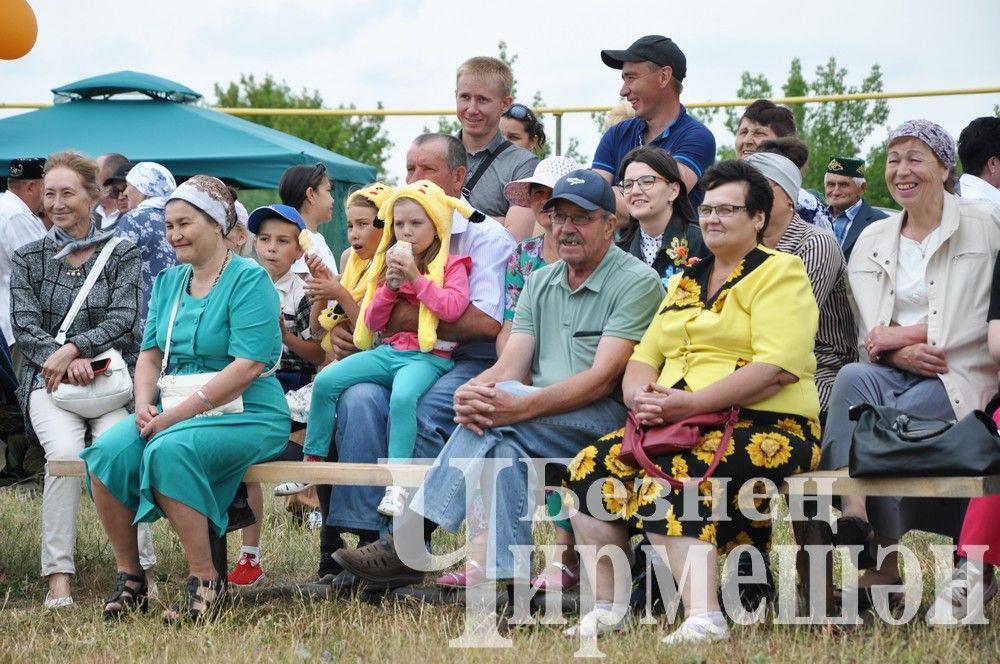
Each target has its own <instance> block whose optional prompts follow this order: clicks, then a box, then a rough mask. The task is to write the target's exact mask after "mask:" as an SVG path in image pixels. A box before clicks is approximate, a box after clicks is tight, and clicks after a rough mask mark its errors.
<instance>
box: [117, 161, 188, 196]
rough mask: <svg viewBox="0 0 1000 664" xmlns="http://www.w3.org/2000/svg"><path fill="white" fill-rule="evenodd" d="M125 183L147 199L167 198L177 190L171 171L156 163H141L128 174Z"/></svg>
mask: <svg viewBox="0 0 1000 664" xmlns="http://www.w3.org/2000/svg"><path fill="white" fill-rule="evenodd" d="M125 181H126V182H128V183H129V184H130V185H132V186H133V187H135V188H136V189H138V190H139V191H140V192H142V194H143V195H144V196H146V197H147V198H162V197H166V196H169V195H170V194H172V193H173V192H174V189H176V188H177V182H175V181H174V176H173V175H171V174H170V171H168V170H167V169H166V168H165V167H163V166H161V165H160V164H157V163H156V162H155V161H140V162H139V163H138V164H136V165H135V166H133V167H132V170H130V171H129V172H128V175H126V176H125Z"/></svg>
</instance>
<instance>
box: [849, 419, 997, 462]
mask: <svg viewBox="0 0 1000 664" xmlns="http://www.w3.org/2000/svg"><path fill="white" fill-rule="evenodd" d="M850 417H851V420H852V421H853V422H857V426H855V428H854V436H853V437H852V439H851V454H850V462H849V466H848V474H849V475H850V476H851V477H878V476H885V475H895V476H906V475H912V476H925V477H943V476H954V477H974V476H979V475H995V474H998V473H1000V435H998V434H997V425H996V424H995V423H994V422H993V420H992V419H990V417H989V416H988V415H987V414H986V413H984V412H983V411H981V410H977V411H974V412H972V413H970V414H968V415H966V416H965V417H963V418H962V419H960V420H958V421H957V422H956V421H954V420H938V419H933V418H929V417H921V416H920V415H914V414H912V413H906V412H903V411H901V410H896V409H895V408H889V407H887V406H873V405H871V404H860V405H857V406H854V407H853V408H851V411H850Z"/></svg>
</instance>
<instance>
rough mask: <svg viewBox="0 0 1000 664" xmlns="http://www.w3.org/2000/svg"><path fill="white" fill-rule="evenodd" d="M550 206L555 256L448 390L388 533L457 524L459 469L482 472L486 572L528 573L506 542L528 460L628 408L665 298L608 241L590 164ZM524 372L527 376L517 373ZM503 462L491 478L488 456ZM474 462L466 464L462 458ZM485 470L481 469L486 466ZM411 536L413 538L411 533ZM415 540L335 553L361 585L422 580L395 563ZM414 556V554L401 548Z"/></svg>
mask: <svg viewBox="0 0 1000 664" xmlns="http://www.w3.org/2000/svg"><path fill="white" fill-rule="evenodd" d="M545 209H547V210H551V215H552V225H553V228H554V234H555V239H556V242H557V244H558V247H559V257H560V260H558V261H556V262H555V263H552V264H550V265H547V266H545V267H543V268H541V269H539V270H538V271H537V272H533V273H532V275H531V278H530V279H529V280H528V281H527V283H526V285H525V289H524V291H523V292H522V294H521V296H520V298H519V299H518V303H517V311H516V314H515V317H514V325H513V330H512V332H511V335H510V338H509V339H508V341H507V344H506V346H504V349H503V352H502V353H501V355H500V357H499V359H498V360H497V362H496V364H495V365H493V366H492V367H491V368H489V369H487V370H486V371H484V372H483V373H481V374H479V375H478V376H476V377H475V378H473V379H472V380H470V381H469V382H467V383H466V384H465V385H463V386H462V387H460V388H459V389H458V390H457V391H456V392H455V413H456V418H455V419H456V421H457V422H458V423H459V424H460V425H461V426H460V427H459V428H458V429H456V430H455V432H454V433H453V434H452V435H451V438H450V439H449V440H448V443H447V444H446V445H445V447H444V449H443V450H442V451H441V454H440V455H439V456H438V458H437V460H436V461H435V464H434V467H433V468H432V470H431V472H430V473H429V474H428V475H427V478H426V480H425V482H424V485H423V487H422V488H421V489H420V490H419V492H418V493H417V494H416V496H414V499H413V502H412V503H411V506H410V509H409V510H408V511H407V512H405V513H404V515H403V516H402V517H399V518H397V520H396V522H395V523H394V532H396V533H403V532H407V533H411V534H412V533H413V532H414V530H417V531H419V529H420V526H419V522H420V519H421V517H423V518H425V519H426V520H427V522H429V523H427V524H426V525H427V526H430V527H434V526H436V525H440V526H444V527H445V528H447V529H448V530H449V531H452V532H454V531H456V530H457V529H458V528H459V526H460V525H461V524H462V521H463V520H464V519H465V516H466V495H465V487H466V478H465V474H463V472H462V467H463V465H465V466H467V469H466V473H467V474H469V476H470V478H479V479H481V486H482V487H483V493H484V498H485V499H486V505H488V506H491V511H492V510H495V513H491V514H490V517H489V519H488V522H489V528H490V530H491V532H490V536H489V541H490V542H491V543H492V546H491V547H490V549H489V550H488V551H487V564H486V575H487V577H488V578H491V579H498V580H507V581H510V580H515V581H518V582H521V581H523V582H524V583H527V582H528V576H529V574H530V572H531V570H530V569H528V565H522V566H520V567H518V566H517V564H516V562H515V555H514V553H513V551H512V549H511V547H512V546H513V545H528V546H530V545H531V541H532V540H531V526H532V515H533V514H534V513H535V506H536V504H537V502H538V499H539V497H540V495H541V492H540V491H538V489H539V488H540V486H539V485H538V481H539V480H540V479H541V478H539V477H537V476H536V472H535V469H534V468H531V467H529V464H528V463H527V461H526V460H530V459H549V460H552V461H551V462H550V463H549V464H548V467H553V466H556V467H558V466H560V465H561V466H562V467H565V462H567V461H568V460H569V458H571V457H573V456H574V455H575V454H576V453H577V452H578V451H579V450H580V449H581V448H582V447H583V446H584V445H586V444H587V443H588V442H590V441H592V440H594V439H596V438H597V437H599V436H601V435H603V434H604V433H606V432H607V431H611V430H612V429H614V428H616V427H618V426H620V425H621V422H622V421H623V420H624V417H625V407H624V405H622V396H621V389H620V381H621V376H622V374H623V372H624V370H625V364H626V363H627V362H628V359H629V356H630V355H631V353H632V348H633V347H634V346H635V344H636V342H638V341H639V339H640V338H641V337H642V334H643V332H644V331H645V329H646V327H647V326H648V325H649V321H650V320H651V319H652V316H653V313H654V312H655V310H656V306H657V304H658V303H659V302H660V300H661V299H662V297H663V289H662V288H661V287H660V284H659V280H658V279H657V277H656V274H655V273H654V272H653V271H652V270H651V269H650V268H649V267H647V266H646V265H644V264H643V263H642V262H641V261H640V260H638V259H637V258H635V257H634V256H630V255H629V254H627V253H625V252H624V251H622V250H621V249H619V248H618V247H616V246H614V243H613V239H614V234H615V226H616V220H615V215H614V210H615V195H614V192H613V191H612V189H611V186H610V185H609V184H608V183H607V182H605V181H604V180H603V178H601V177H600V176H599V175H597V174H595V173H594V172H593V171H586V170H578V171H572V172H571V173H569V174H567V175H566V176H564V177H562V178H560V179H559V181H558V182H556V185H555V187H554V190H553V196H552V198H551V199H550V200H549V201H548V203H546V205H545ZM527 377H530V385H529V384H525V382H523V381H525V378H527ZM488 461H493V462H498V465H499V466H501V467H502V466H505V465H509V466H510V468H507V469H505V470H502V471H500V472H499V474H498V475H497V476H496V477H495V480H494V478H493V477H492V476H491V475H490V473H489V471H488V470H486V469H488V468H489V467H490V465H491V464H489V463H488ZM469 464H471V465H469ZM484 470H486V472H485V473H484V472H483V471H484ZM414 540H416V541H414ZM419 540H420V538H419V537H417V538H412V537H404V536H400V537H399V538H397V539H396V540H394V539H393V537H392V536H388V537H386V538H383V539H382V540H380V541H378V542H375V543H373V544H370V545H368V546H364V547H361V548H359V549H353V550H351V549H341V550H340V551H338V552H337V553H335V554H334V558H335V559H336V560H337V562H338V563H340V564H341V565H342V566H343V567H344V569H345V570H347V571H349V572H351V573H352V574H354V575H355V576H356V577H358V578H359V579H363V580H364V581H366V582H368V583H369V584H378V585H382V586H398V585H406V584H409V583H416V582H419V581H420V580H421V579H422V578H423V574H424V572H423V571H418V570H415V569H413V568H411V567H410V566H409V565H407V564H406V563H404V562H403V560H402V559H401V558H400V554H399V551H402V550H403V549H402V548H400V549H398V550H397V543H398V544H399V546H400V547H404V546H406V547H409V548H408V549H406V551H407V553H408V554H411V555H412V554H414V553H416V555H417V556H418V557H420V556H421V554H422V553H423V552H424V551H423V549H422V548H421V549H419V551H416V552H415V551H414V547H422V546H423V543H422V542H420V541H419ZM407 560H408V561H409V562H410V563H411V564H412V563H414V560H413V558H412V557H408V558H407Z"/></svg>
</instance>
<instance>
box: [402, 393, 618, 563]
mask: <svg viewBox="0 0 1000 664" xmlns="http://www.w3.org/2000/svg"><path fill="white" fill-rule="evenodd" d="M497 387H499V388H501V389H503V390H504V391H506V392H510V393H511V394H514V395H523V394H527V393H529V392H531V391H532V390H536V389H538V388H535V387H530V386H527V385H523V384H521V383H518V382H515V381H507V382H503V383H499V384H498V385H497ZM625 413H626V410H625V406H623V405H622V404H621V403H619V402H618V401H615V400H614V399H611V398H609V397H605V398H603V399H600V400H598V401H595V402H594V403H591V404H590V405H588V406H584V407H583V408H579V409H577V410H574V411H570V412H568V413H560V414H558V415H548V416H545V417H539V418H537V419H534V420H529V421H527V422H520V423H518V424H511V425H507V426H500V427H496V428H493V429H488V430H487V431H486V433H485V434H484V435H482V436H477V435H476V434H474V433H473V432H472V431H470V430H468V429H466V428H465V427H459V428H458V429H456V430H455V433H453V434H452V436H451V438H450V439H449V440H448V443H447V445H445V447H444V449H443V450H441V454H440V455H439V456H438V458H437V460H436V461H435V462H434V468H433V469H432V470H431V471H430V473H429V474H428V475H427V478H426V479H425V480H424V484H423V486H422V487H421V488H420V490H419V491H418V492H417V494H416V495H415V496H414V498H413V503H412V504H411V508H412V509H413V511H415V512H417V513H419V514H423V515H424V516H425V517H426V518H428V519H430V520H431V521H434V522H435V523H437V524H439V525H441V526H443V527H445V528H447V529H448V530H450V531H451V532H455V531H457V530H458V528H459V526H460V525H461V524H462V521H463V520H464V519H465V509H466V496H465V476H464V475H463V473H462V472H461V471H460V470H458V468H457V467H455V468H453V467H451V466H453V465H456V464H454V463H453V460H459V459H471V460H473V461H472V463H471V466H470V468H469V472H470V473H471V476H473V477H479V475H480V473H481V471H482V469H483V467H484V466H485V465H486V459H495V460H497V461H498V462H501V464H500V465H501V466H502V464H503V463H505V462H507V461H508V460H509V461H511V464H510V465H511V467H510V468H504V469H502V470H501V471H500V472H499V474H498V475H497V479H496V484H495V486H491V484H492V481H489V480H488V478H484V483H483V487H482V488H483V501H484V503H485V505H487V506H491V505H493V504H494V503H495V507H494V508H493V509H495V513H492V514H490V518H489V524H490V528H489V543H488V548H487V552H488V555H487V572H488V576H489V577H490V578H497V579H509V578H513V577H514V554H513V553H512V552H511V550H510V548H509V547H510V546H511V545H515V544H520V545H529V546H530V545H531V543H532V538H531V525H532V522H531V519H532V516H533V515H534V511H535V507H536V505H537V503H538V502H539V501H540V500H544V496H541V495H540V494H541V492H540V491H539V489H540V488H541V486H540V484H539V480H544V478H539V477H537V476H536V473H535V471H534V468H533V467H529V466H528V465H526V464H524V463H522V462H520V461H518V459H523V458H534V459H543V458H552V459H562V460H563V461H565V462H567V463H568V462H569V460H571V459H572V458H573V457H574V456H576V454H577V452H579V451H580V449H582V448H583V447H584V446H586V445H588V444H590V443H592V442H594V441H595V440H597V439H598V438H600V437H601V436H604V435H605V434H607V433H608V432H610V431H615V430H616V429H620V428H621V427H622V426H624V423H625ZM459 465H460V464H459ZM562 466H563V467H565V464H562ZM542 484H544V481H543V482H542ZM489 553H492V554H493V555H489ZM490 558H492V560H490Z"/></svg>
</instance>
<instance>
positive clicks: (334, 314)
mask: <svg viewBox="0 0 1000 664" xmlns="http://www.w3.org/2000/svg"><path fill="white" fill-rule="evenodd" d="M395 191H396V189H395V188H394V187H390V186H388V185H385V184H382V183H381V182H375V183H373V184H370V185H368V186H367V187H364V188H362V189H359V190H357V191H355V192H353V193H352V194H351V195H350V196H348V197H347V202H346V203H345V204H344V208H345V209H346V208H349V207H351V203H352V202H353V201H354V200H355V199H356V198H365V199H367V200H369V201H371V203H372V204H373V205H374V206H375V210H376V214H377V212H378V210H379V209H380V208H381V207H382V203H384V202H385V201H386V200H387V199H388V198H389V197H390V196H392V195H393V193H395ZM371 262H372V261H371V259H369V260H362V259H361V257H360V256H358V254H357V253H356V252H355V251H354V249H351V253H350V254H348V255H347V265H345V266H344V274H342V275H341V276H340V283H341V284H343V286H344V288H346V289H347V292H349V293H350V294H351V299H353V300H354V301H355V302H360V301H361V298H362V297H364V294H365V288H366V286H367V285H368V283H367V281H365V275H366V274H367V270H368V267H369V266H370V265H371ZM345 320H347V316H346V315H345V314H344V313H343V308H342V307H340V306H335V307H328V308H326V309H324V310H323V311H322V313H320V315H319V324H320V326H321V327H322V328H323V329H324V330H326V334H324V335H323V339H322V341H320V347H321V348H322V349H323V350H325V351H326V352H328V353H332V352H333V344H332V343H331V342H330V331H331V330H333V328H335V327H337V326H338V325H340V324H341V323H343V322H344V321H345Z"/></svg>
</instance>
